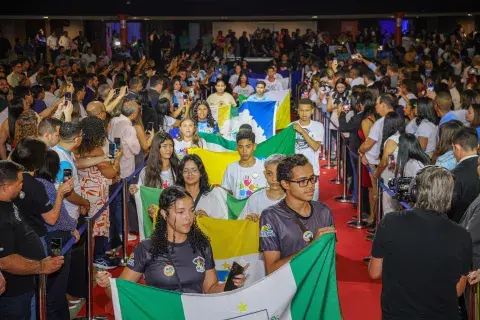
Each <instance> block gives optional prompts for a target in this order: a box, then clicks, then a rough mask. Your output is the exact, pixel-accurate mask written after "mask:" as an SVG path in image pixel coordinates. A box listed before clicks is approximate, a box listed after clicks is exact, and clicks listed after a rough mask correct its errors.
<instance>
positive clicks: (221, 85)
mask: <svg viewBox="0 0 480 320" xmlns="http://www.w3.org/2000/svg"><path fill="white" fill-rule="evenodd" d="M226 88H227V85H226V84H225V80H223V79H217V81H216V82H215V90H216V92H215V93H212V94H211V95H209V96H208V98H207V102H208V104H209V105H210V106H212V107H213V106H215V107H221V106H225V105H231V106H235V107H236V106H237V103H236V102H235V99H234V98H233V96H232V95H231V94H230V93H228V92H225V89H226Z"/></svg>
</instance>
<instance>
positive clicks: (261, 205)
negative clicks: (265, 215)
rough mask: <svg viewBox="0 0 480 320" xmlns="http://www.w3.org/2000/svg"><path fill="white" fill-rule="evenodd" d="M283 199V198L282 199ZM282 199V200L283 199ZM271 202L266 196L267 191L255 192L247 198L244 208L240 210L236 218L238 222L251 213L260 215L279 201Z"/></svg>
mask: <svg viewBox="0 0 480 320" xmlns="http://www.w3.org/2000/svg"><path fill="white" fill-rule="evenodd" d="M283 198H285V196H284V197H283ZM283 198H282V199H283ZM282 199H279V200H271V199H270V198H269V197H268V196H267V189H266V188H265V189H262V190H260V191H258V192H255V193H254V194H252V195H251V196H250V198H248V200H247V203H246V204H245V207H244V208H243V210H242V213H241V214H240V216H239V217H238V220H245V218H246V217H247V215H249V214H251V213H256V214H262V211H263V210H265V209H266V208H268V207H270V206H273V205H275V204H277V203H278V202H280V200H282Z"/></svg>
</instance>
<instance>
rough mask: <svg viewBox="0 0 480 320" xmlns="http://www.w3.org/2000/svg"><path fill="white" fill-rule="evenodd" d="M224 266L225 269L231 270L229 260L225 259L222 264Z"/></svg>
mask: <svg viewBox="0 0 480 320" xmlns="http://www.w3.org/2000/svg"><path fill="white" fill-rule="evenodd" d="M222 267H223V270H230V264H229V263H228V262H227V261H225V262H224V263H223V264H222Z"/></svg>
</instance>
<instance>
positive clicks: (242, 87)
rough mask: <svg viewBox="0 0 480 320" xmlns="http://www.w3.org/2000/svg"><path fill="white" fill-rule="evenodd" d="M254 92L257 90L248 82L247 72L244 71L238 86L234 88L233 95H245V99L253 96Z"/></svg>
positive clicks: (237, 96) (235, 96)
mask: <svg viewBox="0 0 480 320" xmlns="http://www.w3.org/2000/svg"><path fill="white" fill-rule="evenodd" d="M254 92H255V90H253V87H252V86H251V85H249V84H248V76H247V74H246V73H243V72H242V73H241V74H240V76H239V77H238V81H237V84H236V86H235V87H234V88H233V97H234V98H235V99H238V98H239V96H244V98H243V99H245V98H248V97H249V96H251V95H252V94H253V93H254Z"/></svg>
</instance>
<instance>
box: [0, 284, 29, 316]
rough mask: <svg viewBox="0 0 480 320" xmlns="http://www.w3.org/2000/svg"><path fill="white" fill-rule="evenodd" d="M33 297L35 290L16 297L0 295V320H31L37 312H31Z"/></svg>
mask: <svg viewBox="0 0 480 320" xmlns="http://www.w3.org/2000/svg"><path fill="white" fill-rule="evenodd" d="M32 297H34V295H33V291H30V292H27V293H24V294H22V295H19V296H14V297H4V296H0V320H30V316H31V315H34V314H35V311H34V313H33V314H32V313H31V304H32ZM33 300H35V299H33ZM34 310H35V308H34Z"/></svg>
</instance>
